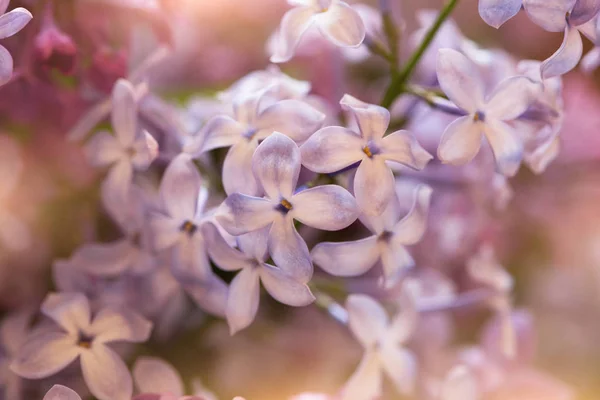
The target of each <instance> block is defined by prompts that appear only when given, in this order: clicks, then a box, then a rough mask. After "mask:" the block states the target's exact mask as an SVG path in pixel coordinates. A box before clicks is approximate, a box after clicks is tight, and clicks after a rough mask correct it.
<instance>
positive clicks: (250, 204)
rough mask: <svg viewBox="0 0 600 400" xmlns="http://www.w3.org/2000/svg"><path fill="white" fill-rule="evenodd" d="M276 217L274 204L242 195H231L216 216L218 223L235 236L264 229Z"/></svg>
mask: <svg viewBox="0 0 600 400" xmlns="http://www.w3.org/2000/svg"><path fill="white" fill-rule="evenodd" d="M276 216H277V211H276V210H275V206H274V205H273V203H272V202H270V201H268V200H266V199H262V198H259V197H252V196H247V195H245V194H240V193H234V194H231V195H229V196H228V197H227V199H225V201H224V202H223V204H221V206H220V207H219V209H218V210H217V212H216V214H215V218H216V220H217V222H218V223H219V224H220V225H221V226H222V227H223V228H224V229H225V230H226V231H227V232H228V233H229V234H231V235H234V236H237V235H243V234H244V233H248V232H251V231H255V230H258V229H261V228H264V227H265V226H268V225H270V224H271V223H272V222H273V219H274V218H275V217H276Z"/></svg>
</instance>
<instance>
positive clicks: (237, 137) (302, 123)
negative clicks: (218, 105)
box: [188, 89, 325, 195]
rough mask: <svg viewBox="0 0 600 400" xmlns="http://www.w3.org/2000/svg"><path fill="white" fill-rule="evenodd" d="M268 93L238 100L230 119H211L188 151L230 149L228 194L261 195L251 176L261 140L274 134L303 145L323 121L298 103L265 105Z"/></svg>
mask: <svg viewBox="0 0 600 400" xmlns="http://www.w3.org/2000/svg"><path fill="white" fill-rule="evenodd" d="M268 93H269V90H268V89H267V90H261V91H259V92H254V93H252V94H247V95H239V96H237V97H236V98H235V99H234V101H233V109H234V116H233V118H232V117H229V116H227V115H218V116H216V117H214V118H212V119H211V120H210V121H208V122H207V123H206V125H205V127H204V128H203V134H201V135H200V137H199V139H198V141H197V142H196V143H194V144H192V145H191V146H190V149H188V152H190V153H192V154H195V153H199V152H200V153H201V152H205V151H209V150H213V149H217V148H220V147H230V149H229V151H228V153H227V156H226V157H225V161H224V163H223V187H224V188H225V192H227V194H232V193H236V192H239V193H244V194H249V195H259V194H261V191H260V187H259V186H258V184H257V182H256V179H255V177H254V175H253V173H252V155H253V154H254V151H255V150H256V147H257V146H258V142H259V141H260V140H263V139H265V138H267V137H268V136H269V135H270V134H271V133H273V131H277V132H282V133H284V134H286V135H287V136H289V137H290V138H292V139H293V140H294V141H296V142H302V141H304V140H306V139H307V138H308V136H309V135H311V134H312V133H314V132H315V131H316V130H317V129H319V128H320V127H321V125H322V123H323V120H324V119H325V115H323V114H322V113H321V112H319V111H317V110H316V109H314V108H313V107H311V106H309V105H308V104H306V103H304V102H302V101H299V100H294V99H289V100H281V101H276V102H267V101H265V100H269V99H268V98H267V97H268ZM265 103H266V104H265Z"/></svg>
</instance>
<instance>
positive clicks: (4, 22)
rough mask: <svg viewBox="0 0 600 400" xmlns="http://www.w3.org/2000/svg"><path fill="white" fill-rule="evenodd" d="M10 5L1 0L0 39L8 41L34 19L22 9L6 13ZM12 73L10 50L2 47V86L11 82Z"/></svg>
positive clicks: (0, 83)
mask: <svg viewBox="0 0 600 400" xmlns="http://www.w3.org/2000/svg"><path fill="white" fill-rule="evenodd" d="M8 3H10V0H0V39H6V38H7V37H11V36H12V35H14V34H16V33H18V32H19V31H20V30H21V29H23V28H24V27H25V25H27V24H28V23H29V21H31V19H32V18H33V15H31V13H30V12H29V11H27V10H26V9H24V8H22V7H17V8H15V9H14V10H11V11H9V12H6V9H7V8H8ZM12 73H13V58H12V56H11V55H10V53H9V52H8V50H6V48H5V47H4V46H2V45H0V86H2V85H4V84H5V83H7V82H8V81H9V80H10V78H11V77H12Z"/></svg>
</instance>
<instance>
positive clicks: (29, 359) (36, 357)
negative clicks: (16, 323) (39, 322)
mask: <svg viewBox="0 0 600 400" xmlns="http://www.w3.org/2000/svg"><path fill="white" fill-rule="evenodd" d="M75 340H76V338H75V337H73V336H70V335H66V334H64V333H61V332H40V333H38V334H34V335H32V336H31V337H29V338H28V339H27V341H26V342H25V343H24V344H23V346H21V348H20V349H19V351H18V353H17V354H16V356H15V358H14V359H13V361H12V364H11V365H10V369H11V370H12V371H13V372H14V373H15V374H17V375H19V376H22V377H23V378H28V379H41V378H46V377H48V376H51V375H54V374H56V373H57V372H59V371H61V370H62V369H64V368H65V367H66V366H67V365H69V364H71V363H72V362H73V361H74V360H75V359H76V358H77V356H78V355H79V352H80V349H79V347H77V345H76V344H75Z"/></svg>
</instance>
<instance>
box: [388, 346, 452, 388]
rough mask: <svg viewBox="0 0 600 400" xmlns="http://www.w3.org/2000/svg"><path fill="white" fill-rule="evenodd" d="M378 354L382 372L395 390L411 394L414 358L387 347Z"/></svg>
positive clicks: (397, 349)
mask: <svg viewBox="0 0 600 400" xmlns="http://www.w3.org/2000/svg"><path fill="white" fill-rule="evenodd" d="M379 354H380V355H381V364H382V367H383V370H384V371H385V373H386V374H387V376H389V377H390V378H391V380H392V382H393V383H394V386H395V387H396V389H397V390H398V391H399V392H400V393H403V394H410V393H412V392H413V390H414V386H415V378H416V374H417V365H416V360H415V357H414V356H413V355H412V354H411V353H410V352H409V351H408V350H405V349H403V348H398V347H395V346H389V345H388V346H385V347H384V348H383V349H382V351H381V352H380V353H379ZM456 400H463V399H461V398H457V399H456Z"/></svg>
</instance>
